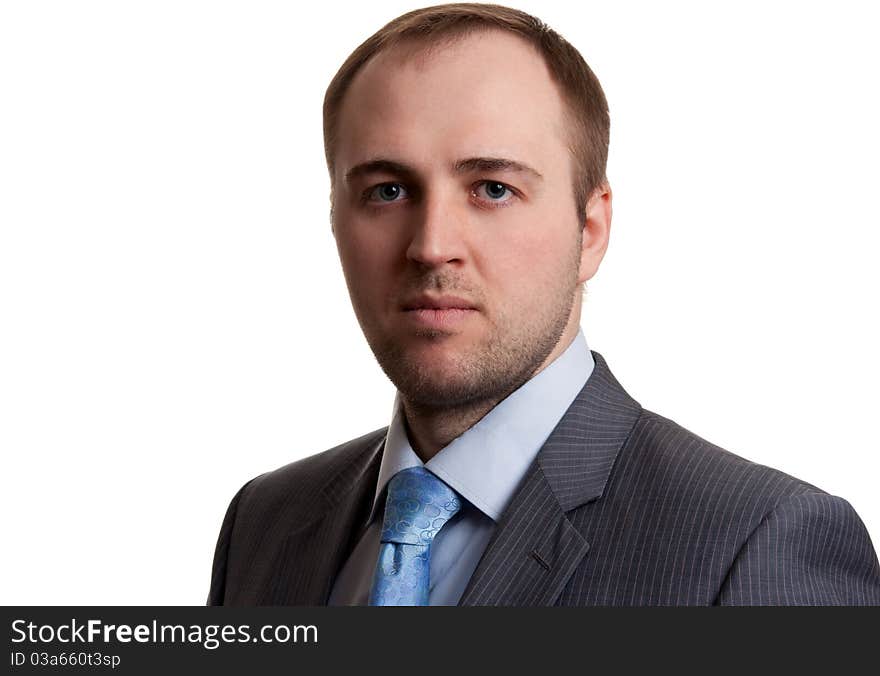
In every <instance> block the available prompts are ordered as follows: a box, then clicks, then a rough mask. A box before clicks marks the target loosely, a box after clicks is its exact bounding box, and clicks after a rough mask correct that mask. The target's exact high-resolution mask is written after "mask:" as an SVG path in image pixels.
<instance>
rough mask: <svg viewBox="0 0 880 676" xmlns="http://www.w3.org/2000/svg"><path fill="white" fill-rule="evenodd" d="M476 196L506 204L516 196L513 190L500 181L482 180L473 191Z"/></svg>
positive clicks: (502, 204) (495, 202)
mask: <svg viewBox="0 0 880 676" xmlns="http://www.w3.org/2000/svg"><path fill="white" fill-rule="evenodd" d="M472 194H473V196H474V197H476V198H478V199H481V200H483V201H485V202H489V203H492V204H496V205H499V206H506V205H507V203H508V202H510V201H511V200H512V199H513V198H514V197H515V195H514V193H513V190H511V189H510V188H509V187H507V186H506V185H504V183H500V182H498V181H482V182H480V183H479V184H478V185H477V186H476V187H475V188H474V189H473V191H472Z"/></svg>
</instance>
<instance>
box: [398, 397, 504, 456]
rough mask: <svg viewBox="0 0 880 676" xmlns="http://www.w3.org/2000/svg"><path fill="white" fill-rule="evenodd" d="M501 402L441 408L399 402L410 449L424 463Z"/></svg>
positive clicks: (492, 400)
mask: <svg viewBox="0 0 880 676" xmlns="http://www.w3.org/2000/svg"><path fill="white" fill-rule="evenodd" d="M505 396H507V395H505ZM502 399H504V397H498V398H493V399H490V400H482V401H479V402H469V403H467V404H463V405H461V406H456V407H453V408H443V409H437V408H432V407H429V406H421V405H414V404H412V403H408V402H407V401H406V400H402V401H401V404H402V406H403V414H404V415H403V419H404V422H405V424H406V433H407V437H408V438H409V443H410V446H412V449H413V450H414V451H415V452H416V455H418V456H419V458H421V460H422V462H428V460H430V459H431V458H433V457H434V456H435V455H437V453H439V452H440V450H441V449H443V448H445V447H446V446H448V445H449V444H450V443H451V442H452V441H453V440H454V439H456V438H457V437H460V436H461V435H462V434H464V433H465V432H466V431H467V430H469V429H470V428H471V427H473V426H474V425H476V424H477V423H478V422H479V421H480V420H481V419H482V418H483V416H485V415H486V414H487V413H488V412H489V411H491V410H492V409H493V408H495V406H497V405H498V402H500V401H501V400H502Z"/></svg>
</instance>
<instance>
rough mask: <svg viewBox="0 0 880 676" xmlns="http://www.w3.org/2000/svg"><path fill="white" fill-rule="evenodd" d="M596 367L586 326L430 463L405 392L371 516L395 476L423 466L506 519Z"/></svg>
mask: <svg viewBox="0 0 880 676" xmlns="http://www.w3.org/2000/svg"><path fill="white" fill-rule="evenodd" d="M593 366H594V362H593V355H592V354H591V353H590V350H589V348H588V346H587V341H586V339H585V338H584V334H583V330H579V331H578V333H577V336H575V338H574V340H573V341H572V342H571V344H570V345H569V346H568V347H567V348H566V349H565V351H564V352H563V353H562V354H561V355H559V357H557V358H556V359H555V360H554V361H553V362H552V363H551V364H549V365H548V366H547V367H546V368H545V369H544V370H542V371H541V372H540V373H538V374H537V375H536V376H534V377H533V378H531V379H530V380H528V381H526V382H525V383H524V384H523V385H522V386H520V387H519V389H517V390H515V391H514V392H513V393H511V394H510V395H508V397H507V398H506V399H504V400H502V401H501V402H499V403H498V405H497V406H495V408H493V409H492V410H491V411H489V413H487V414H486V415H485V416H484V417H483V418H482V419H481V420H480V421H479V422H477V423H476V424H475V425H474V426H473V427H471V428H470V429H468V430H466V431H465V432H464V433H463V434H462V435H461V436H459V437H457V438H456V439H454V440H453V441H452V442H450V443H449V444H448V445H447V446H445V447H444V448H442V449H441V450H440V451H439V452H438V453H437V454H436V455H435V456H434V457H433V458H431V459H430V460H429V461H428V462H427V463H423V462H422V460H421V459H420V458H419V456H418V455H416V452H415V451H414V450H413V449H412V446H411V445H410V443H409V439H408V438H407V434H406V426H405V424H404V419H403V409H402V407H401V404H400V394H399V393H398V394H397V395H396V396H395V398H394V409H393V414H392V418H391V424H390V425H389V427H388V434H387V435H386V437H385V446H384V449H383V453H382V462H381V465H380V467H379V480H378V482H377V484H376V494H375V497H374V498H373V508H372V510H371V512H370V517H369V520H368V521H367V523H370V522H372V520H373V519H374V518H375V517H376V515H377V513H381V508H382V507H383V505H382V503H381V502H380V499H382V496H383V492H384V490H385V486H386V485H387V484H388V482H389V481H390V480H391V477H393V476H394V475H395V474H397V473H398V472H399V471H401V470H404V469H407V468H409V467H418V466H422V465H423V466H424V467H427V468H428V469H429V470H431V472H433V473H434V474H436V475H437V476H438V477H440V478H441V479H442V480H443V481H445V482H446V483H447V484H448V485H449V486H450V487H451V488H452V489H453V490H455V491H456V492H457V493H458V494H459V495H461V496H462V497H463V498H465V499H466V500H468V501H469V502H470V503H472V504H473V505H474V506H476V507H477V508H478V509H479V510H480V511H481V512H483V513H484V514H486V515H487V516H489V517H490V518H492V519H493V520H495V521H498V520H499V518H500V517H501V514H502V513H503V512H504V510H505V508H506V507H507V505H508V503H509V502H510V500H511V499H512V498H513V494H514V493H515V492H516V489H517V488H518V487H519V484H520V482H521V481H522V479H523V478H524V477H525V474H526V472H527V471H528V468H529V466H530V465H531V464H532V461H533V460H534V459H535V456H536V455H537V454H538V451H539V450H541V447H542V446H543V445H544V442H545V441H546V440H547V437H549V436H550V433H551V432H552V431H553V429H554V428H555V427H556V425H557V424H558V423H559V421H560V420H561V419H562V416H563V415H564V414H565V412H566V411H567V410H568V408H569V406H571V403H572V402H573V401H574V400H575V397H577V395H578V393H579V392H580V391H581V390H582V389H583V387H584V385H585V384H586V382H587V379H588V378H589V377H590V374H591V373H592V371H593Z"/></svg>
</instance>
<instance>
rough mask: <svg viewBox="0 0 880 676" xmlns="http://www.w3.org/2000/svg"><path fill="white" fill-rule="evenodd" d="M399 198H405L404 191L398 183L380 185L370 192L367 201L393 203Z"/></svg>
mask: <svg viewBox="0 0 880 676" xmlns="http://www.w3.org/2000/svg"><path fill="white" fill-rule="evenodd" d="M401 196H403V197H406V189H405V188H404V187H403V186H402V185H400V183H380V184H379V185H377V186H376V187H375V188H373V189H372V190H370V194H369V195H368V197H367V199H369V200H372V201H376V202H395V201H397V199H398V198H399V197H401Z"/></svg>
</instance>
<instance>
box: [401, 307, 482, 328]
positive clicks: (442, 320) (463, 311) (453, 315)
mask: <svg viewBox="0 0 880 676" xmlns="http://www.w3.org/2000/svg"><path fill="white" fill-rule="evenodd" d="M475 314H477V310H475V309H474V308H462V307H449V308H415V309H412V310H406V311H405V312H404V313H403V315H404V317H406V318H407V320H408V321H410V322H412V323H414V324H416V325H417V326H419V328H424V329H435V330H440V331H443V330H450V329H455V328H457V327H458V326H460V325H461V324H463V323H464V322H466V321H467V320H468V319H470V318H471V317H472V316H474V315H475Z"/></svg>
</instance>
